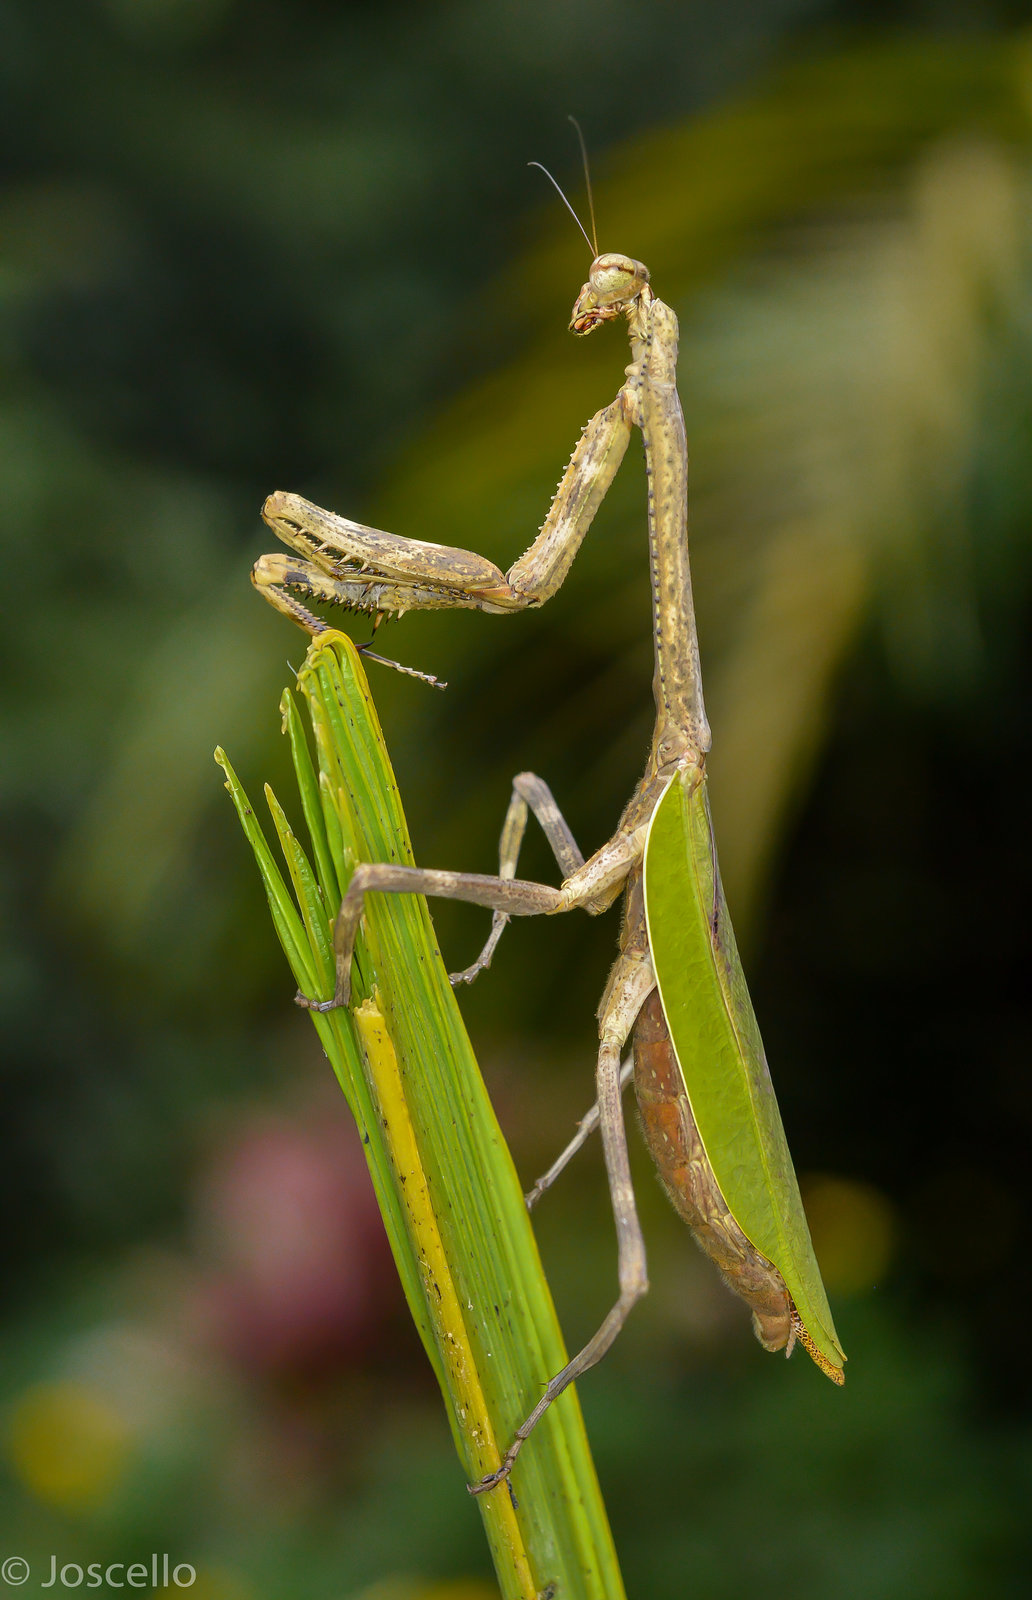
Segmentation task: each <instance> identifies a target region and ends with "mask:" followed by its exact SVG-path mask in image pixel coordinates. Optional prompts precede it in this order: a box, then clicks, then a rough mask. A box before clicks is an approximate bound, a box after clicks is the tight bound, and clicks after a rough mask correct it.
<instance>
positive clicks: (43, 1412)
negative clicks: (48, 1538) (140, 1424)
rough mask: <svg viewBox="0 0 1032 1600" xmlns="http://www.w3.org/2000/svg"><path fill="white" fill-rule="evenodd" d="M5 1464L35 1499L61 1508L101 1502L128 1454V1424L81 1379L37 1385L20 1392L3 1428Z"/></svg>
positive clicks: (76, 1508)
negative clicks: (8, 1463)
mask: <svg viewBox="0 0 1032 1600" xmlns="http://www.w3.org/2000/svg"><path fill="white" fill-rule="evenodd" d="M7 1450H8V1455H9V1457H10V1460H11V1463H12V1465H13V1466H14V1469H15V1471H16V1472H17V1474H18V1476H19V1477H20V1478H21V1479H22V1480H23V1482H24V1483H25V1485H26V1487H27V1488H28V1489H29V1490H30V1491H31V1492H32V1493H33V1494H34V1495H35V1496H36V1497H37V1499H39V1500H43V1501H45V1502H46V1503H47V1504H49V1505H53V1506H58V1507H60V1509H62V1510H64V1511H79V1510H84V1509H88V1508H91V1507H94V1506H97V1505H101V1504H103V1502H104V1501H106V1500H107V1499H108V1498H109V1496H110V1495H111V1494H112V1492H113V1491H114V1490H115V1489H116V1488H117V1486H118V1484H119V1483H120V1481H121V1479H122V1475H123V1472H124V1471H125V1466H126V1461H127V1458H128V1454H129V1429H128V1427H127V1425H126V1423H125V1421H124V1420H123V1418H122V1417H121V1416H120V1415H119V1414H118V1412H117V1411H115V1410H114V1408H113V1407H112V1406H111V1405H110V1404H109V1403H108V1402H107V1401H106V1400H104V1399H103V1398H101V1396H100V1395H98V1394H97V1393H96V1392H95V1391H94V1390H92V1389H88V1388H87V1387H86V1386H85V1385H84V1384H81V1383H71V1382H60V1383H44V1384H39V1385H37V1386H36V1387H34V1388H32V1389H28V1390H26V1391H25V1393H23V1394H22V1395H21V1397H20V1398H19V1399H18V1400H17V1402H16V1403H15V1406H14V1410H13V1414H12V1417H11V1421H10V1424H9V1426H8V1433H7Z"/></svg>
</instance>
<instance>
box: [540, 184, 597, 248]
mask: <svg viewBox="0 0 1032 1600" xmlns="http://www.w3.org/2000/svg"><path fill="white" fill-rule="evenodd" d="M527 166H528V167H537V169H538V171H539V172H543V173H544V175H545V177H546V178H547V179H548V181H549V183H550V184H551V185H552V188H553V189H554V190H555V192H556V194H557V195H558V196H559V198H560V200H561V201H562V203H563V205H564V206H565V207H566V209H567V211H568V212H569V213H570V216H571V217H572V218H573V220H574V222H575V223H576V224H577V226H578V228H579V229H580V231H581V233H582V234H583V235H584V243H585V244H586V245H587V247H588V249H589V250H590V251H591V259H592V261H594V259H595V257H596V256H597V255H598V250H597V249H596V248H595V247H594V245H593V244H592V242H591V240H590V239H589V238H588V235H587V233H586V231H585V228H584V224H583V222H582V221H581V219H580V217H579V216H578V215H577V213H576V211H574V209H573V207H572V206H571V204H570V202H569V200H567V198H566V196H565V194H564V193H563V191H562V189H561V188H560V187H559V185H558V183H557V182H556V181H555V179H554V178H553V177H552V174H551V173H550V172H549V170H548V168H547V167H543V166H542V165H541V162H540V161H528V162H527ZM591 220H592V225H594V221H595V219H594V216H592V219H591Z"/></svg>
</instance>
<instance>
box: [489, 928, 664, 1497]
mask: <svg viewBox="0 0 1032 1600" xmlns="http://www.w3.org/2000/svg"><path fill="white" fill-rule="evenodd" d="M621 968H623V971H621V970H620V969H621ZM615 977H616V980H617V981H616V982H612V981H611V984H610V990H609V993H610V996H611V998H610V1003H609V1006H608V1008H607V1010H606V1012H605V1013H604V1015H603V1017H602V1025H601V1034H602V1041H601V1045H600V1047H599V1052H598V1068H597V1072H596V1084H597V1089H598V1114H599V1126H600V1128H601V1132H602V1148H603V1150H604V1152H605V1158H606V1174H607V1176H608V1179H609V1195H610V1200H611V1202H612V1206H613V1220H614V1222H615V1223H616V1245H617V1276H618V1280H619V1285H620V1293H619V1296H618V1298H617V1300H616V1303H615V1304H614V1305H613V1306H612V1307H611V1308H610V1310H609V1312H608V1314H607V1315H606V1317H605V1318H604V1320H603V1322H602V1324H601V1326H600V1327H599V1328H598V1330H597V1332H596V1333H595V1334H594V1335H593V1336H592V1337H591V1338H590V1339H589V1340H588V1342H587V1344H586V1345H585V1346H584V1348H583V1349H582V1350H579V1351H578V1353H577V1354H576V1355H575V1356H574V1358H573V1360H572V1361H569V1362H567V1364H566V1366H565V1367H563V1369H562V1371H561V1372H557V1373H556V1375H555V1377H554V1378H553V1379H552V1380H551V1382H550V1383H549V1384H548V1386H547V1388H546V1389H545V1392H544V1394H543V1395H542V1396H541V1399H540V1400H539V1401H538V1403H537V1405H536V1406H535V1407H534V1409H533V1411H532V1412H531V1413H530V1415H529V1416H528V1417H527V1418H526V1420H525V1421H524V1422H522V1423H521V1424H520V1426H519V1427H518V1428H517V1429H516V1433H515V1435H514V1437H513V1441H512V1444H511V1445H510V1446H509V1448H508V1450H507V1451H506V1452H505V1455H504V1456H503V1457H502V1462H501V1465H500V1466H499V1467H498V1468H497V1470H496V1471H494V1472H492V1473H489V1474H488V1476H487V1477H486V1478H482V1479H481V1481H480V1482H479V1483H476V1484H471V1485H470V1493H471V1494H483V1493H484V1492H485V1490H487V1489H493V1488H494V1487H495V1486H496V1485H497V1484H499V1483H501V1482H502V1481H503V1480H504V1479H505V1478H507V1477H508V1476H509V1473H510V1472H511V1471H512V1466H513V1462H514V1461H515V1460H516V1457H517V1456H518V1455H519V1453H520V1451H521V1449H522V1448H523V1445H524V1442H525V1441H526V1439H527V1438H528V1436H529V1435H530V1434H531V1432H532V1431H533V1429H534V1428H535V1427H536V1426H537V1424H538V1423H539V1422H540V1420H541V1418H542V1417H543V1416H544V1414H545V1412H546V1411H547V1410H548V1408H549V1406H550V1405H551V1404H552V1402H553V1401H554V1400H557V1399H558V1398H559V1396H560V1395H561V1394H562V1392H563V1390H564V1389H567V1388H569V1386H570V1384H571V1383H573V1381H574V1380H575V1379H576V1378H579V1377H580V1376H581V1374H582V1373H584V1372H587V1371H588V1370H589V1368H591V1367H593V1366H595V1365H596V1363H597V1362H599V1361H601V1359H602V1357H603V1356H604V1355H605V1354H606V1352H607V1351H608V1350H609V1349H610V1348H611V1346H612V1345H613V1343H614V1341H615V1340H616V1338H617V1336H618V1334H619V1333H620V1330H621V1329H622V1328H623V1325H624V1323H625V1322H626V1321H627V1318H628V1316H629V1315H630V1313H631V1310H632V1308H633V1307H634V1306H635V1305H636V1304H637V1302H638V1301H639V1300H640V1299H641V1297H642V1295H644V1294H646V1293H647V1292H648V1287H649V1282H648V1273H647V1268H646V1260H645V1240H644V1237H643V1236H642V1231H641V1223H640V1222H639V1221H638V1209H637V1206H636V1205H635V1200H634V1186H633V1184H632V1183H631V1168H630V1161H629V1159H628V1155H627V1130H626V1126H625V1124H624V1116H623V1100H622V1093H621V1082H620V1052H621V1050H622V1048H623V1046H624V1043H625V1042H626V1040H627V1037H628V1035H629V1034H630V1031H631V1028H632V1027H633V1026H634V1021H635V1018H636V1017H637V1015H638V1012H639V1011H640V1009H641V1007H642V1004H643V1003H644V1001H645V999H646V997H647V995H648V994H649V992H650V991H651V989H652V988H653V987H654V984H655V979H654V977H653V974H652V966H651V963H650V962H647V961H645V962H641V961H631V960H628V959H627V958H622V960H621V962H619V963H618V969H617V972H616V974H615Z"/></svg>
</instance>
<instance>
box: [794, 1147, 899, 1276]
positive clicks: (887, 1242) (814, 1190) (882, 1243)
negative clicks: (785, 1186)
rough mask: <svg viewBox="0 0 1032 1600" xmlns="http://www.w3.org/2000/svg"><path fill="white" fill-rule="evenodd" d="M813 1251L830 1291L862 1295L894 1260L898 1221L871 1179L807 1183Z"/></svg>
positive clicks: (805, 1197) (805, 1195) (817, 1179)
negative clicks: (866, 1180) (863, 1181)
mask: <svg viewBox="0 0 1032 1600" xmlns="http://www.w3.org/2000/svg"><path fill="white" fill-rule="evenodd" d="M802 1190H803V1201H804V1204H805V1206H806V1216H807V1220H808V1222H809V1224H810V1233H811V1235H812V1237H813V1246H814V1250H815V1251H816V1253H817V1258H818V1260H819V1261H820V1264H821V1273H822V1275H823V1277H824V1281H825V1283H826V1285H827V1287H828V1292H829V1293H830V1294H833V1295H834V1294H859V1293H860V1292H861V1291H863V1290H865V1289H870V1288H871V1287H872V1286H873V1285H875V1284H876V1283H877V1280H878V1279H879V1278H880V1277H882V1275H883V1274H884V1272H885V1270H886V1268H887V1267H888V1265H889V1262H890V1261H891V1259H892V1253H893V1247H894V1243H895V1237H894V1236H895V1231H896V1230H895V1221H894V1218H893V1214H892V1207H891V1205H890V1203H889V1201H888V1200H887V1199H886V1198H885V1196H884V1195H883V1194H881V1193H880V1192H879V1191H878V1190H877V1189H875V1188H874V1187H873V1186H872V1185H871V1184H869V1183H858V1182H857V1181H856V1180H855V1179H853V1178H836V1177H831V1176H827V1177H825V1176H821V1177H815V1178H811V1179H810V1180H809V1181H808V1182H804V1183H803V1185H802Z"/></svg>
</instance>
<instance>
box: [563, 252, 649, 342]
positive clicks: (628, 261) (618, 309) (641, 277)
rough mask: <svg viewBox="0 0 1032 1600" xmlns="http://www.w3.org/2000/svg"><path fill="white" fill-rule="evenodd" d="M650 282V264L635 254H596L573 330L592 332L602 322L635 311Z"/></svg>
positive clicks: (578, 306) (573, 323)
mask: <svg viewBox="0 0 1032 1600" xmlns="http://www.w3.org/2000/svg"><path fill="white" fill-rule="evenodd" d="M648 282H649V269H648V267H646V266H643V265H642V263H641V262H640V261H635V260H634V258H633V257H632V256H624V255H620V254H619V253H618V252H613V251H610V252H608V253H607V254H606V255H603V256H596V257H595V259H594V261H593V262H592V263H591V271H590V272H589V273H588V281H587V283H586V284H585V285H584V287H583V289H582V290H581V292H580V294H579V295H578V296H577V302H576V304H575V306H574V308H573V315H572V317H571V318H570V330H571V332H573V333H590V332H591V330H592V329H593V328H597V327H598V325H599V323H600V322H611V321H612V319H613V318H614V317H619V316H622V315H623V314H624V313H625V312H630V311H633V310H634V308H635V306H636V305H637V302H638V300H639V298H640V296H641V294H642V291H643V290H645V289H647V288H648Z"/></svg>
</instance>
